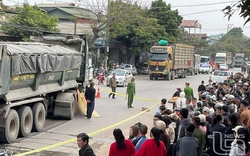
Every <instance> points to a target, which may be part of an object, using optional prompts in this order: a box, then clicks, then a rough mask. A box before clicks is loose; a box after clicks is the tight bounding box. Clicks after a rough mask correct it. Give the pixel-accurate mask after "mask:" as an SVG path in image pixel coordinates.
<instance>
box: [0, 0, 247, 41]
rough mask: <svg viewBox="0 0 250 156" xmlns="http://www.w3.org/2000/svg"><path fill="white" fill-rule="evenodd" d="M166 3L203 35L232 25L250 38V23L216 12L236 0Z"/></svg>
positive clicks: (45, 0) (41, 0)
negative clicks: (193, 21) (196, 22)
mask: <svg viewBox="0 0 250 156" xmlns="http://www.w3.org/2000/svg"><path fill="white" fill-rule="evenodd" d="M27 1H28V2H29V3H30V4H34V3H37V4H38V3H55V1H57V2H67V3H71V2H77V1H81V0H27ZM82 1H85V0H82ZM92 1H102V0H92ZM142 1H147V2H148V1H151V0H142ZM165 1H166V2H167V3H170V4H171V5H172V9H178V10H179V13H180V15H182V16H183V17H184V19H187V20H198V21H199V22H200V24H201V25H202V29H201V32H202V33H207V34H208V35H213V34H219V33H226V32H227V27H228V26H231V25H232V26H233V27H242V28H243V30H244V34H245V35H247V36H249V37H250V23H249V24H246V25H245V26H244V27H243V24H244V20H243V18H240V17H239V16H238V15H237V14H235V15H234V16H233V18H231V20H230V21H228V20H227V18H226V17H224V14H223V12H221V11H216V10H221V9H223V8H224V7H225V6H227V5H229V4H231V3H232V2H233V1H235V0H209V1H207V0H165ZM17 2H22V0H3V3H4V4H6V5H14V4H17ZM224 2H225V3H224ZM218 3H221V4H218ZM149 4H150V3H149ZM204 4H210V5H204ZM211 4H214V5H211ZM194 5H195V6H194ZM183 6H185V7H183ZM200 12H206V13H200ZM196 32H197V31H196Z"/></svg>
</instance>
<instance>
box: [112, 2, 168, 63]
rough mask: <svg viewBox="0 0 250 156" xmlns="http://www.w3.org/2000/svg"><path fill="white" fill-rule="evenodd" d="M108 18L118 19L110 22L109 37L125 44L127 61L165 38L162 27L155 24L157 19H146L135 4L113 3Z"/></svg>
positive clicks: (145, 15) (144, 13) (143, 12)
mask: <svg viewBox="0 0 250 156" xmlns="http://www.w3.org/2000/svg"><path fill="white" fill-rule="evenodd" d="M119 8H126V9H122V10H121V9H119ZM110 16H111V17H113V16H117V17H119V19H113V20H115V21H111V22H112V23H113V24H112V25H111V26H110V37H111V38H113V39H117V40H120V41H122V42H124V43H125V44H126V46H127V47H128V51H127V52H128V59H130V57H131V56H132V54H133V53H134V52H141V51H148V50H149V48H150V47H151V46H152V45H153V44H154V43H155V42H156V41H158V40H159V39H160V38H164V37H165V36H166V35H165V34H166V33H165V30H164V27H163V26H161V25H159V24H158V23H157V19H155V18H149V17H147V14H146V12H145V10H143V9H142V8H141V7H140V6H139V5H137V4H136V3H135V4H128V3H124V2H122V1H113V2H112V3H111V5H110Z"/></svg>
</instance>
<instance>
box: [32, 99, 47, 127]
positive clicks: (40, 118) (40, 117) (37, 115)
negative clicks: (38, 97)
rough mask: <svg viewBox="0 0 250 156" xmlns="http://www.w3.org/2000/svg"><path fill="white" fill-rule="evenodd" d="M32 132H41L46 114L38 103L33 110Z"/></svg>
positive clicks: (42, 106)
mask: <svg viewBox="0 0 250 156" xmlns="http://www.w3.org/2000/svg"><path fill="white" fill-rule="evenodd" d="M32 112H33V118H34V119H33V127H32V130H33V131H37V132H39V131H41V130H42V129H43V126H44V124H45V117H46V112H45V108H44V105H43V104H42V103H40V102H38V103H36V104H35V105H34V106H33V108H32Z"/></svg>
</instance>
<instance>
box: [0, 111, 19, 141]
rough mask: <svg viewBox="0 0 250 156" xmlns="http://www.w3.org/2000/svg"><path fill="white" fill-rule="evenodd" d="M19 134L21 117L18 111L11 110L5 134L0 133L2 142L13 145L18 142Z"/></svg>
mask: <svg viewBox="0 0 250 156" xmlns="http://www.w3.org/2000/svg"><path fill="white" fill-rule="evenodd" d="M18 132H19V117H18V114H17V111H16V110H14V109H10V111H9V114H8V115H7V118H6V125H5V128H4V130H3V132H1V133H0V140H1V142H3V143H12V142H14V141H16V139H17V136H18Z"/></svg>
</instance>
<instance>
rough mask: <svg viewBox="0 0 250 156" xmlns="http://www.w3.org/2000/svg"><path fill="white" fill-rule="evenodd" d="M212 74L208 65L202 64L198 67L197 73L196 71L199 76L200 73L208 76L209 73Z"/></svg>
mask: <svg viewBox="0 0 250 156" xmlns="http://www.w3.org/2000/svg"><path fill="white" fill-rule="evenodd" d="M211 72H212V67H211V66H210V65H209V64H202V65H201V66H200V69H199V71H198V73H199V74H200V73H202V74H203V73H207V74H209V73H211Z"/></svg>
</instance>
